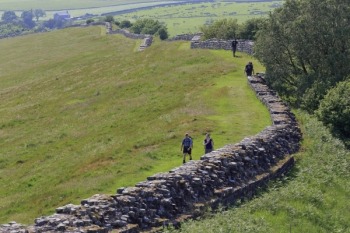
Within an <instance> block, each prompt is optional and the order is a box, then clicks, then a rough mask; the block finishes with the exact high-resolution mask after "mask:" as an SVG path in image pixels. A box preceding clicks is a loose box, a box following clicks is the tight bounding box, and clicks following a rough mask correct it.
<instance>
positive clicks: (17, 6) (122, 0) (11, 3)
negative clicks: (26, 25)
mask: <svg viewBox="0 0 350 233" xmlns="http://www.w3.org/2000/svg"><path fill="white" fill-rule="evenodd" d="M179 1H180V0H172V1H164V0H132V1H126V0H103V1H101V0H71V1H68V0H47V1H42V0H0V10H2V11H3V10H13V11H16V10H17V11H22V10H29V9H37V8H40V9H44V10H47V11H49V10H61V9H70V10H73V9H83V8H94V7H108V6H120V5H133V4H147V3H158V4H159V3H164V2H179Z"/></svg>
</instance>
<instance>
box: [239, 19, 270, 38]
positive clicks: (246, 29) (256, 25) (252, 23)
mask: <svg viewBox="0 0 350 233" xmlns="http://www.w3.org/2000/svg"><path fill="white" fill-rule="evenodd" d="M264 22H265V19H263V18H253V19H248V20H247V21H245V22H244V23H243V24H242V25H241V26H240V27H239V33H238V34H239V35H238V38H241V39H246V40H255V39H256V33H257V32H258V31H259V29H260V28H262V25H263V23H264Z"/></svg>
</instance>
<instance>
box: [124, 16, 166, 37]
mask: <svg viewBox="0 0 350 233" xmlns="http://www.w3.org/2000/svg"><path fill="white" fill-rule="evenodd" d="M162 27H163V28H164V26H163V24H161V23H160V22H159V21H158V20H153V19H139V20H137V21H136V22H135V23H134V24H133V25H132V27H131V28H130V30H131V31H132V32H134V33H136V34H150V35H154V34H156V33H157V32H158V30H159V29H161V28H162ZM164 30H165V28H164Z"/></svg>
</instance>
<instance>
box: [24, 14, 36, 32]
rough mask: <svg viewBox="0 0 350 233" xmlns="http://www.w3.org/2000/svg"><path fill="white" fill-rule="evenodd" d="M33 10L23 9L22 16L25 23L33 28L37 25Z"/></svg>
mask: <svg viewBox="0 0 350 233" xmlns="http://www.w3.org/2000/svg"><path fill="white" fill-rule="evenodd" d="M33 17H34V15H33V12H32V11H23V12H22V14H21V18H22V20H23V24H24V25H25V26H26V27H27V28H33V27H34V26H35V23H34V21H33Z"/></svg>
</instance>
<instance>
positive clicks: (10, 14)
mask: <svg viewBox="0 0 350 233" xmlns="http://www.w3.org/2000/svg"><path fill="white" fill-rule="evenodd" d="M17 18H18V17H17V15H16V13H15V12H14V11H5V12H4V13H3V14H2V16H1V20H2V21H4V22H5V23H12V22H14V21H16V20H17Z"/></svg>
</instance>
